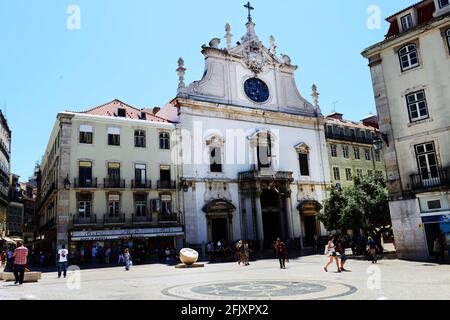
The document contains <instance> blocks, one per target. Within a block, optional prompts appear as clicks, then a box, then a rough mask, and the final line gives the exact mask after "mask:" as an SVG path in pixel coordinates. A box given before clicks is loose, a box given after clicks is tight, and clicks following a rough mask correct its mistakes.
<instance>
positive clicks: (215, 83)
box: [157, 15, 330, 247]
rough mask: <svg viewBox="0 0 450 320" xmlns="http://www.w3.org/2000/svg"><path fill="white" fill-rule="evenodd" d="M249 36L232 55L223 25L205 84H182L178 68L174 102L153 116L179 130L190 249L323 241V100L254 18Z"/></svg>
mask: <svg viewBox="0 0 450 320" xmlns="http://www.w3.org/2000/svg"><path fill="white" fill-rule="evenodd" d="M246 28H247V31H246V33H245V35H244V36H243V37H242V39H241V40H240V41H239V42H237V44H236V45H235V46H233V45H232V36H231V27H230V25H229V24H227V25H226V28H225V29H226V35H225V39H226V41H225V42H226V44H225V46H224V47H222V46H221V40H220V39H219V38H215V39H213V40H211V42H210V43H209V45H208V46H205V45H204V46H203V47H202V49H203V50H202V53H203V55H204V58H205V72H204V75H203V78H202V79H201V80H199V81H195V82H193V83H192V84H189V85H185V83H184V76H185V72H186V69H185V68H184V61H183V60H182V59H180V60H179V68H178V70H177V72H178V76H179V77H180V83H179V88H178V93H177V96H176V98H175V99H173V101H172V102H171V103H170V104H169V105H168V106H166V107H165V108H163V109H161V111H160V112H158V113H157V115H158V116H160V117H165V118H168V119H169V120H172V121H174V122H177V123H178V133H179V137H181V146H182V148H181V154H180V155H178V156H179V157H181V161H179V163H180V167H179V172H180V174H181V177H180V179H181V185H182V187H183V190H182V191H181V198H182V202H183V212H184V216H185V217H184V222H185V227H186V230H185V231H186V242H187V243H188V244H190V245H202V244H203V245H204V244H205V243H207V242H209V241H215V242H217V241H219V240H221V239H226V240H230V241H234V240H239V239H251V240H254V241H255V243H257V244H259V245H260V247H262V246H268V245H270V244H271V243H272V241H273V240H274V239H275V238H277V237H281V238H283V239H288V238H289V239H292V240H295V241H296V242H297V243H298V244H300V245H302V246H309V245H314V241H315V239H317V237H318V236H321V235H326V230H325V229H324V228H323V226H322V225H321V224H320V223H319V221H318V219H317V214H318V213H319V211H320V210H321V207H322V206H321V204H323V201H324V199H325V197H326V189H327V187H329V186H330V176H329V175H330V174H329V169H328V168H329V165H328V157H327V149H326V143H325V132H324V125H323V124H324V118H323V116H322V114H321V110H320V108H319V104H318V96H319V94H318V93H317V88H316V86H313V87H312V93H309V92H308V94H311V96H312V100H313V102H312V103H310V102H309V101H307V100H306V99H305V98H304V97H303V96H302V94H301V93H300V92H299V90H298V88H297V85H296V82H295V72H296V69H297V67H296V66H295V65H294V64H293V63H292V62H291V59H290V57H289V56H287V55H281V56H278V55H277V51H276V48H277V47H276V44H275V40H274V38H273V37H270V39H269V42H270V45H269V48H266V47H265V46H264V45H263V44H262V42H261V41H260V39H259V38H258V36H257V35H256V33H255V23H254V22H253V21H252V18H251V16H250V15H249V18H248V22H247V24H246ZM177 162H178V161H177Z"/></svg>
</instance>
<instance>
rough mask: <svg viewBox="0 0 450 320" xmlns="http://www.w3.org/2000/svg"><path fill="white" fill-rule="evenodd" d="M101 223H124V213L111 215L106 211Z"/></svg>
mask: <svg viewBox="0 0 450 320" xmlns="http://www.w3.org/2000/svg"><path fill="white" fill-rule="evenodd" d="M103 224H105V225H107V224H125V214H119V215H116V216H111V215H110V214H109V213H106V214H105V215H104V216H103Z"/></svg>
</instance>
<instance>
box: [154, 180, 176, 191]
mask: <svg viewBox="0 0 450 320" xmlns="http://www.w3.org/2000/svg"><path fill="white" fill-rule="evenodd" d="M157 187H158V189H159V190H161V189H163V190H176V189H177V183H176V181H173V180H158V186H157Z"/></svg>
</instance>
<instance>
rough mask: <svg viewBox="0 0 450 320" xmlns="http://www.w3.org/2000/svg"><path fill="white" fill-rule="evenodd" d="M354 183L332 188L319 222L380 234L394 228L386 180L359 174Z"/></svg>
mask: <svg viewBox="0 0 450 320" xmlns="http://www.w3.org/2000/svg"><path fill="white" fill-rule="evenodd" d="M353 181H354V183H353V185H352V186H349V187H346V188H344V189H343V190H337V189H335V188H333V189H331V190H330V197H329V198H328V199H327V200H326V201H325V205H324V212H323V213H321V214H320V215H319V219H320V221H321V222H322V223H323V224H324V225H325V227H326V228H327V229H328V230H330V231H331V230H354V231H356V230H363V231H364V232H370V233H372V234H374V235H378V234H380V233H382V232H385V231H387V230H389V229H390V228H391V218H390V213H389V204H388V195H389V194H388V190H387V188H386V180H385V178H384V177H383V175H381V174H379V173H378V174H374V175H370V176H356V177H355V178H354V180H353Z"/></svg>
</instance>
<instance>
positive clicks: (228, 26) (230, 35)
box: [225, 23, 233, 50]
mask: <svg viewBox="0 0 450 320" xmlns="http://www.w3.org/2000/svg"><path fill="white" fill-rule="evenodd" d="M225 32H226V34H225V39H226V40H227V49H228V50H230V49H231V38H232V37H233V35H232V34H231V25H230V24H229V23H227V24H226V25H225Z"/></svg>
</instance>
